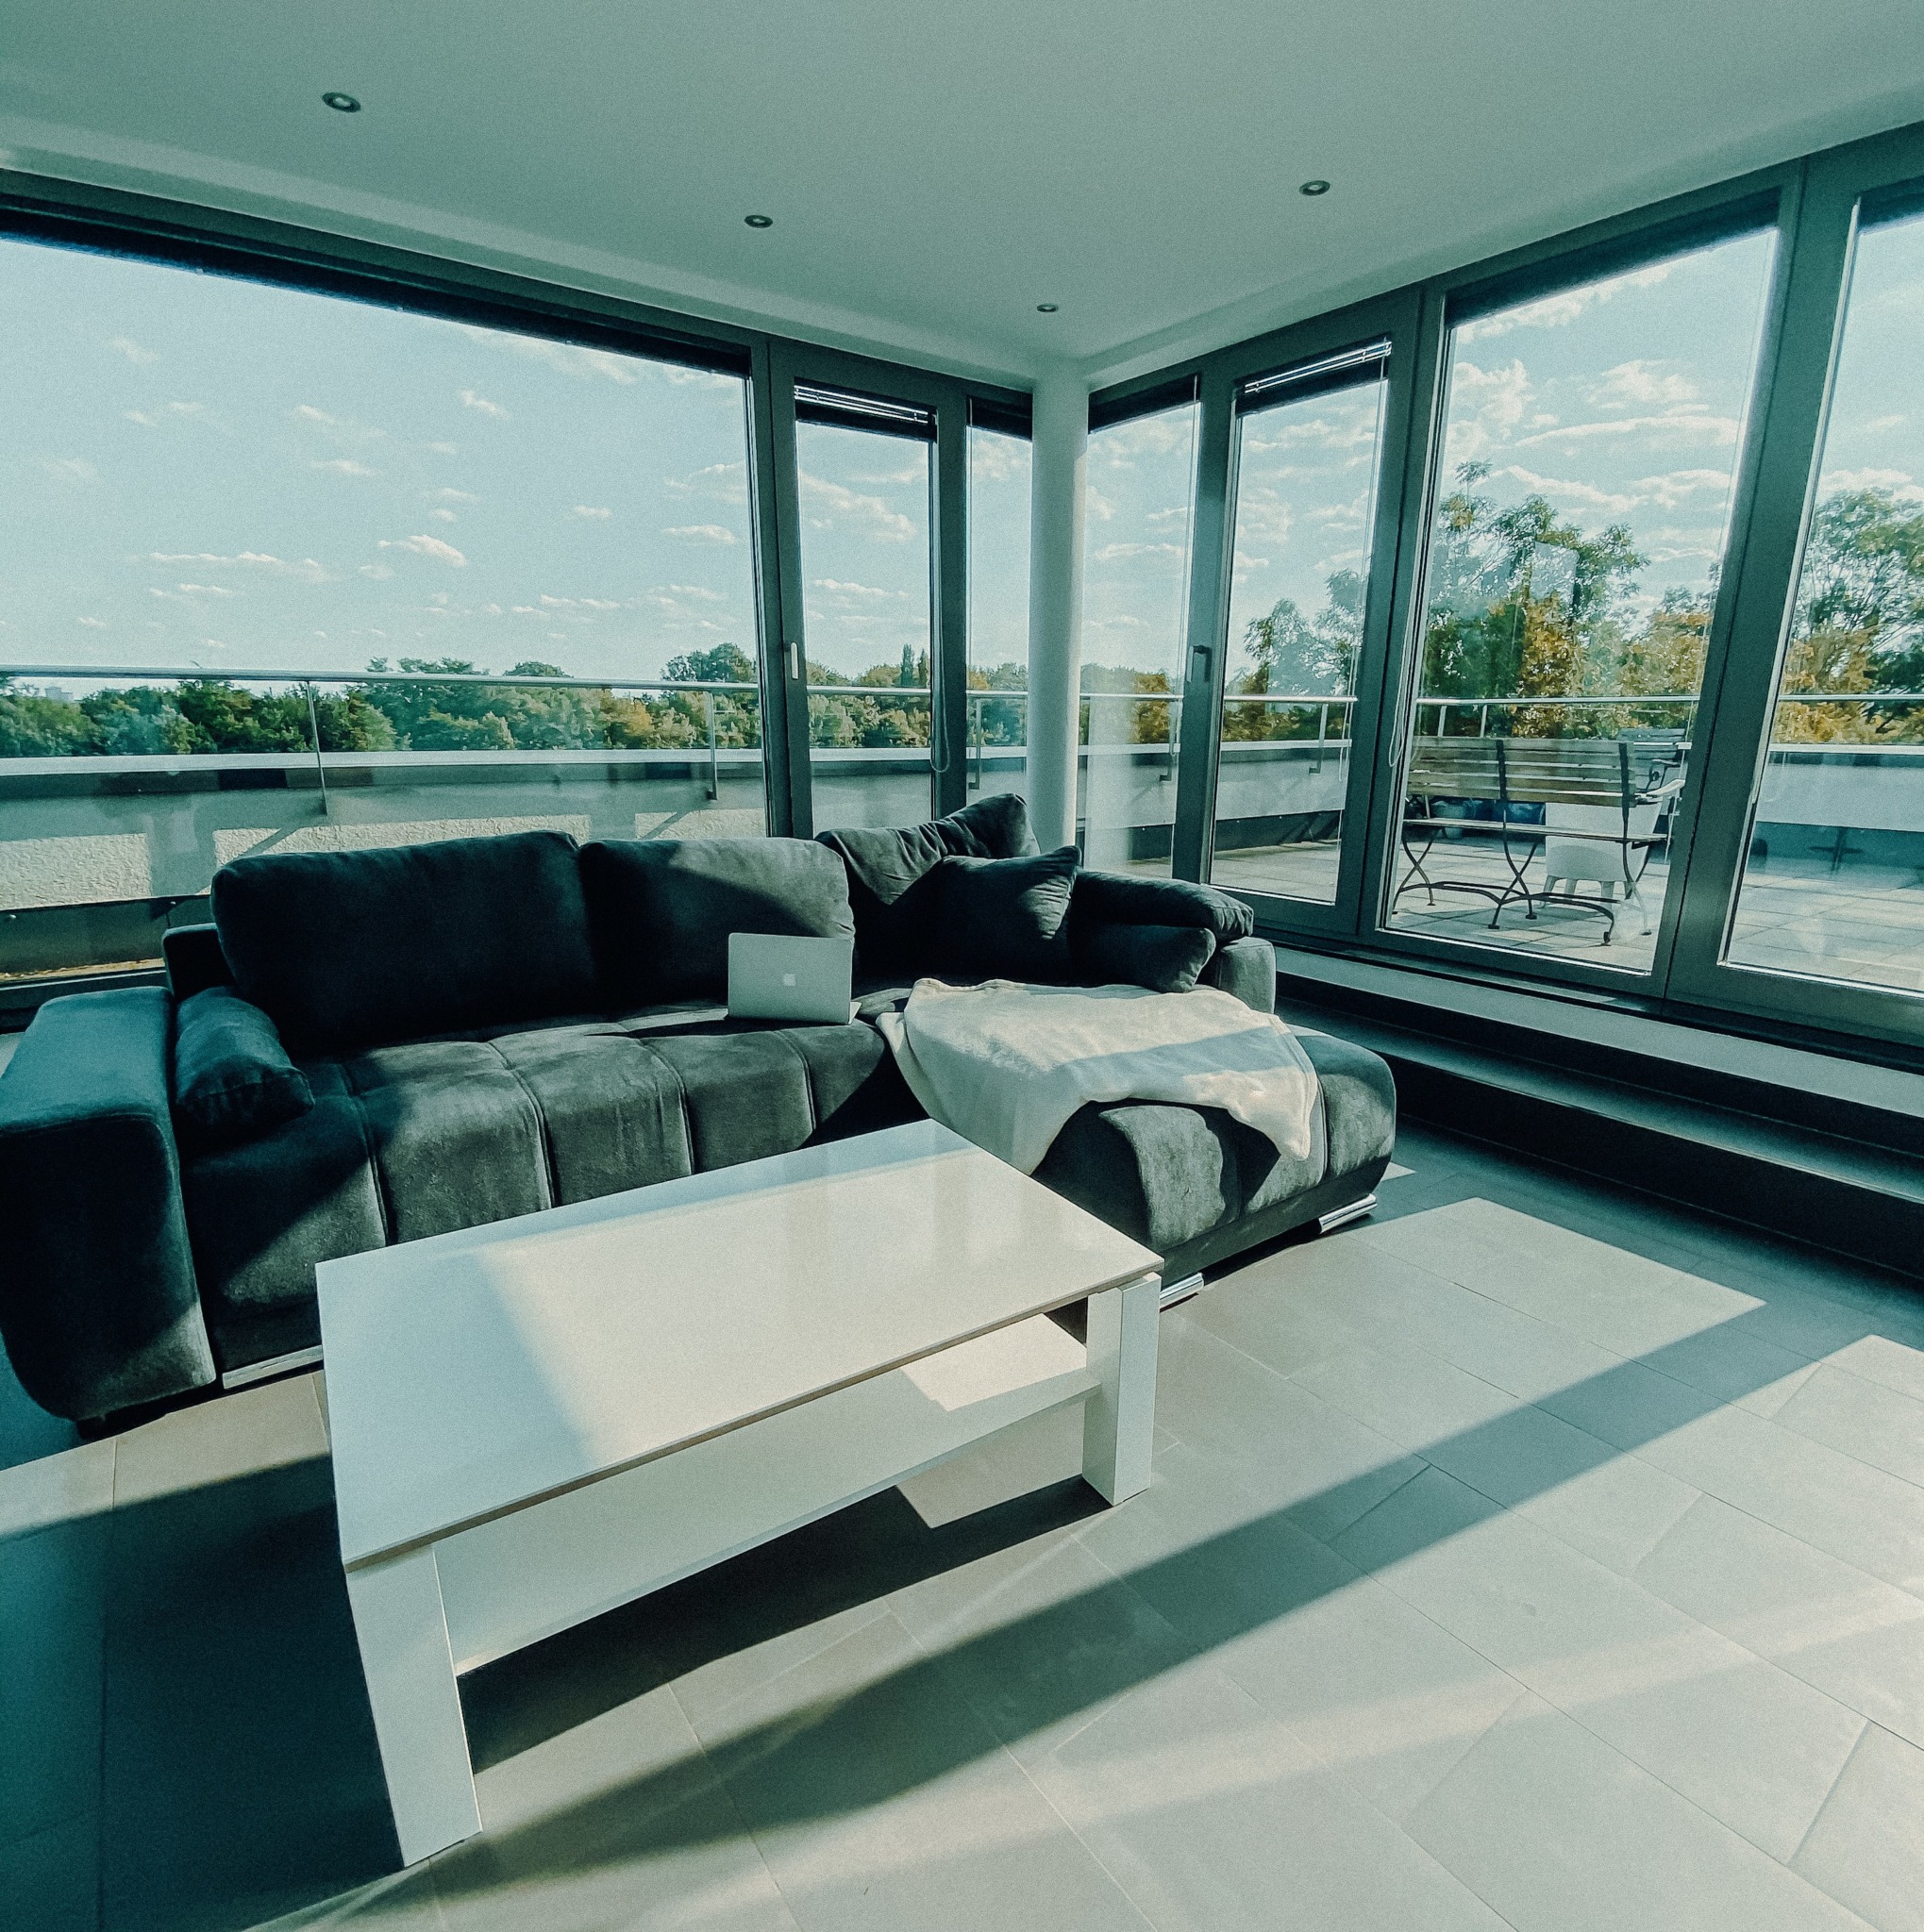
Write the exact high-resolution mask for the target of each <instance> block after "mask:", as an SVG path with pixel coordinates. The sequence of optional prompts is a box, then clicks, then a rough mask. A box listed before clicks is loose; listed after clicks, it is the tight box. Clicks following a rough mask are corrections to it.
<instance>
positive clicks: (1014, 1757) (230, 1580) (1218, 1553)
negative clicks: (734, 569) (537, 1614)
mask: <svg viewBox="0 0 1924 1932" xmlns="http://www.w3.org/2000/svg"><path fill="white" fill-rule="evenodd" d="M1399 1155H1400V1158H1401V1162H1402V1164H1403V1167H1404V1169H1405V1170H1406V1171H1403V1172H1399V1173H1398V1174H1397V1176H1396V1177H1395V1178H1393V1179H1390V1180H1388V1181H1386V1182H1385V1183H1384V1186H1383V1189H1382V1203H1381V1207H1380V1210H1379V1213H1378V1215H1377V1217H1376V1218H1374V1219H1373V1220H1371V1221H1370V1222H1367V1223H1364V1224H1359V1225H1357V1226H1354V1227H1351V1228H1348V1229H1346V1230H1344V1231H1343V1232H1341V1233H1339V1234H1337V1235H1335V1236H1332V1237H1329V1238H1327V1239H1325V1240H1323V1241H1315V1242H1305V1243H1298V1244H1294V1245H1289V1246H1285V1247H1282V1248H1280V1249H1278V1250H1275V1251H1273V1252H1272V1253H1270V1254H1268V1255H1266V1256H1263V1257H1260V1258H1258V1259H1256V1260H1254V1261H1252V1262H1250V1263H1248V1264H1246V1265H1245V1266H1243V1267H1241V1268H1239V1269H1236V1270H1234V1271H1232V1272H1230V1274H1227V1275H1226V1276H1224V1277H1223V1278H1222V1279H1220V1280H1218V1281H1216V1282H1214V1283H1213V1285H1212V1286H1211V1287H1210V1288H1209V1289H1208V1290H1207V1291H1205V1292H1204V1293H1203V1294H1202V1295H1201V1296H1200V1297H1198V1298H1197V1299H1196V1300H1195V1301H1193V1302H1190V1303H1189V1304H1187V1305H1185V1306H1184V1307H1181V1308H1179V1309H1177V1310H1173V1311H1172V1312H1171V1313H1170V1314H1168V1315H1166V1316H1165V1317H1163V1326H1162V1346H1163V1376H1162V1381H1161V1399H1160V1403H1159V1410H1158V1424H1159V1426H1158V1434H1157V1450H1156V1465H1155V1467H1156V1474H1155V1482H1154V1484H1153V1486H1152V1487H1151V1489H1150V1490H1149V1491H1148V1492H1147V1493H1146V1494H1145V1495H1143V1496H1140V1497H1138V1498H1136V1499H1135V1500H1134V1501H1132V1502H1130V1503H1129V1504H1127V1505H1125V1506H1124V1507H1122V1508H1120V1509H1114V1510H1109V1509H1104V1508H1103V1507H1100V1505H1099V1503H1098V1502H1097V1501H1096V1498H1095V1496H1094V1495H1093V1493H1092V1492H1091V1491H1088V1490H1086V1489H1085V1488H1084V1487H1083V1486H1082V1485H1081V1484H1080V1482H1079V1479H1078V1478H1077V1477H1076V1476H1075V1474H1074V1471H1075V1468H1076V1464H1077V1450H1078V1442H1077V1432H1076V1429H1075V1427H1074V1419H1073V1417H1071V1418H1068V1419H1066V1420H1064V1419H1062V1418H1051V1419H1046V1420H1045V1421H1044V1422H1043V1423H1042V1424H1038V1425H1036V1426H1035V1427H1033V1428H1031V1429H1029V1430H1027V1431H1024V1432H1021V1433H1020V1434H1018V1435H1016V1436H1013V1437H1012V1438H1008V1439H1005V1440H1003V1441H999V1442H997V1443H995V1444H991V1445H987V1446H985V1447H984V1448H983V1449H982V1450H981V1451H979V1452H978V1453H976V1454H974V1455H972V1456H970V1457H966V1458H964V1459H962V1460H960V1461H958V1462H955V1463H952V1464H950V1465H947V1466H945V1468H944V1469H942V1470H940V1471H936V1472H931V1473H930V1474H929V1475H926V1476H924V1477H921V1478H918V1479H917V1480H916V1481H914V1482H912V1483H911V1484H909V1485H907V1486H905V1489H904V1491H890V1492H888V1493H887V1494H885V1495H883V1496H881V1497H878V1498H876V1499H874V1500H873V1501H871V1502H869V1503H866V1504H863V1505H861V1506H859V1507H856V1508H854V1509H850V1510H846V1511H844V1512H843V1513H842V1514H840V1515H839V1516H837V1517H834V1518H832V1519H830V1520H829V1521H828V1522H827V1523H824V1524H818V1525H816V1526H815V1527H813V1528H812V1529H810V1530H807V1531H804V1532H801V1533H799V1534H797V1535H796V1536H794V1537H790V1538H786V1539H784V1540H783V1541H780V1542H778V1543H777V1544H773V1545H770V1546H769V1547H767V1548H766V1549H763V1550H761V1551H758V1552H754V1553H752V1554H751V1555H749V1556H747V1557H742V1558H740V1559H738V1560H736V1561H735V1562H732V1563H729V1564H728V1565H725V1566H723V1567H722V1568H721V1569H719V1570H717V1571H714V1572H711V1573H710V1574H708V1575H706V1576H703V1577H697V1578H694V1579H692V1580H691V1581H690V1582H688V1583H686V1584H682V1585H678V1586H677V1587H676V1588H675V1589H673V1590H670V1591H664V1592H662V1593H661V1595H660V1596H659V1597H656V1598H652V1599H649V1600H647V1601H645V1602H644V1603H642V1604H639V1605H634V1606H631V1607H629V1608H628V1609H627V1610H624V1611H620V1612H617V1613H615V1614H614V1615H612V1616H610V1617H606V1618H603V1619H600V1620H598V1621H597V1622H596V1623H594V1624H589V1625H585V1626H583V1627H582V1628H581V1629H578V1630H577V1631H573V1632H570V1633H568V1634H567V1635H566V1636H564V1637H561V1638H558V1639H555V1640H552V1641H550V1642H548V1643H545V1644H543V1645H540V1646H538V1647H537V1648H535V1649H534V1650H531V1651H528V1652H525V1653H523V1654H521V1655H519V1656H517V1657H512V1658H509V1659H506V1660H504V1661H503V1662H502V1663H500V1664H496V1665H494V1666H491V1667H489V1668H488V1669H487V1670H485V1671H483V1672H480V1673H478V1674H477V1675H476V1676H475V1677H473V1678H471V1679H469V1680H468V1682H467V1685H466V1687H465V1691H466V1696H465V1702H466V1709H467V1716H468V1724H469V1732H470V1738H471V1741H472V1744H473V1747H474V1752H475V1757H476V1761H477V1767H478V1784H479V1790H480V1796H481V1807H482V1815H483V1818H484V1819H485V1821H486V1824H487V1827H488V1828H487V1831H486V1833H485V1835H484V1836H483V1837H482V1838H481V1839H479V1840H477V1841H475V1842H474V1843H472V1844H470V1845H468V1846H464V1847H461V1848H460V1849H458V1850H456V1851H453V1852H450V1853H447V1854H444V1855H443V1856H442V1857H437V1858H435V1859H433V1860H432V1861H430V1862H429V1863H428V1864H427V1865H426V1866H424V1867H420V1868H417V1869H415V1870H413V1871H410V1872H401V1871H398V1870H396V1864H397V1860H396V1855H395V1850H394V1844H393V1834H392V1828H391V1826H390V1825H389V1824H388V1820H387V1816H386V1809H385V1802H384V1793H383V1790H382V1786H381V1782H380V1774H379V1768H378V1763H377V1760H376V1755H375V1749H374V1741H373V1736H372V1728H371V1725H370V1724H369V1720H368V1715H367V1706H366V1700H365V1695H364V1692H363V1691H362V1688H361V1685H360V1673H359V1666H358V1660H357V1657H356V1655H355V1650H354V1643H353V1635H352V1630H351V1627H350V1625H349V1623H348V1619H347V1610H346V1603H345V1598H344V1594H343V1590H342V1586H341V1579H340V1571H339V1564H338V1557H337V1554H336V1551H335V1547H334V1541H333V1536H334V1531H333V1518H332V1505H331V1493H330V1488H329V1482H328V1464H327V1456H326V1429H325V1420H324V1408H323V1400H322V1391H321V1390H320V1388H319V1385H318V1381H317V1379H316V1378H314V1377H311V1376H310V1377H304V1378H297V1379H292V1380H289V1381H286V1382H282V1383H278V1384H272V1385H268V1386H266V1387H262V1388H258V1389H254V1390H250V1391H243V1392H241V1393H239V1394H237V1395H233V1396H229V1397H225V1398H222V1399H220V1400H217V1401H213V1402H209V1403H205V1404H201V1405H198V1406H196V1407H192V1408H188V1409H184V1410H181V1411H179V1412H178V1413H176V1414H175V1415H172V1416H169V1417H167V1418H165V1419H163V1420H161V1421H159V1422H157V1423H153V1424H148V1425H146V1426H145V1427H143V1428H141V1429H138V1430H134V1431H131V1432H129V1433H127V1434H125V1435H123V1436H121V1437H119V1438H118V1439H116V1440H114V1441H108V1442H102V1443H95V1444H86V1445H77V1446H75V1445H72V1443H71V1439H70V1438H68V1437H66V1436H64V1435H62V1434H61V1432H60V1431H59V1430H58V1429H53V1428H45V1429H41V1428H38V1427H37V1425H35V1424H33V1423H32V1418H31V1416H30V1414H29V1413H28V1411H27V1409H25V1407H22V1404H23V1403H24V1398H22V1397H20V1396H19V1394H18V1391H8V1390H7V1389H5V1388H0V1424H4V1425H5V1429H6V1439H7V1441H8V1443H9V1444H10V1445H11V1447H10V1449H9V1451H8V1454H9V1456H10V1457H11V1458H12V1459H13V1460H14V1462H15V1466H14V1467H12V1468H8V1469H4V1470H0V1738H4V1740H5V1743H4V1747H0V1924H4V1925H5V1926H7V1927H8V1928H9V1932H10V1928H12V1927H13V1926H16V1925H18V1926H21V1927H25V1928H32V1932H41V1928H47V1932H67V1928H70V1927H71V1928H75V1932H86V1928H93V1932H109V1928H110V1932H124V1928H142V1932H146V1928H152V1932H188V1928H194V1932H225V1928H235V1932H239V1928H242V1927H245V1926H249V1925H255V1924H284V1925H289V1926H293V1925H303V1926H305V1925H323V1924H368V1925H380V1926H391V1927H395V1928H401V1927H405V1928H408V1932H416V1928H418V1932H494V1928H512V1932H518V1928H523V1927H527V1928H542V1932H546V1928H550V1927H553V1928H560V1932H572V1928H577V1927H578V1928H582V1932H587V1928H590V1927H593V1928H615V1927H623V1928H626V1927H669V1926H673V1927H677V1928H691V1927H695V1928H705V1932H762V1928H767V1932H784V1928H785V1932H817V1928H820V1932H839V1928H842V1927H851V1928H852V1927H868V1926H874V1927H878V1928H884V1927H885V1928H889V1932H897V1928H899V1932H921V1928H925V1927H926V1928H968V1932H973V1928H977V1927H982V1928H988V1927H995V1928H997V1932H1000V1928H1003V1927H1007V1926H1012V1925H1013V1926H1023V1927H1029V1926H1034V1927H1039V1928H1051V1932H1052V1928H1055V1927H1082V1926H1088V1927H1101V1928H1109V1927H1127V1928H1141V1927H1144V1926H1152V1927H1156V1928H1158V1932H1162V1928H1177V1927H1195V1928H1198V1932H1201V1928H1209V1932H1217V1928H1232V1927H1236V1926H1241V1925H1252V1926H1253V1925H1261V1926H1265V1927H1266V1926H1270V1925H1278V1924H1302V1925H1304V1926H1313V1927H1316V1928H1319V1932H1320V1928H1324V1927H1330V1928H1346V1927H1367V1928H1377V1927H1380V1928H1384V1932H1392V1928H1394V1932H1403V1928H1406V1927H1410V1926H1421V1927H1424V1928H1430V1927H1437V1928H1454V1927H1458V1926H1462V1927H1466V1928H1468V1927H1491V1928H1501V1927H1502V1926H1504V1925H1506V1924H1507V1925H1508V1926H1510V1927H1512V1928H1514V1932H1582V1928H1587V1927H1598V1928H1606V1927H1607V1928H1611V1932H1617V1928H1628V1927H1635V1928H1638V1932H1643V1928H1666V1927H1693V1928H1696V1927H1701V1928H1705V1932H1710V1928H1715V1932H1726V1928H1730V1927H1737V1926H1742V1927H1745V1928H1749V1927H1753V1926H1756V1927H1779V1926H1783V1927H1804V1926H1812V1927H1816V1926H1822V1927H1845V1926H1862V1925H1865V1924H1868V1925H1871V1926H1875V1927H1878V1928H1881V1932H1899V1928H1920V1932H1924V1906H1920V1904H1919V1901H1920V1900H1924V1829H1920V1828H1919V1826H1918V1824H1917V1819H1918V1816H1919V1806H1920V1804H1924V1664H1920V1661H1919V1659H1920V1657H1924V1487H1920V1486H1919V1480H1920V1478H1924V1461H1920V1453H1924V1452H1920V1442H1924V1437H1920V1432H1919V1426H1918V1424H1919V1417H1920V1414H1924V1306H1920V1301H1919V1298H1918V1297H1917V1295H1916V1291H1914V1290H1913V1289H1911V1288H1910V1287H1908V1286H1907V1285H1905V1284H1902V1283H1899V1282H1898V1281H1896V1280H1894V1279H1893V1278H1891V1277H1886V1276H1880V1275H1877V1274H1872V1273H1869V1272H1867V1271H1865V1270H1861V1269H1856V1268H1852V1267H1849V1266H1847V1265H1845V1264H1842V1263H1839V1262H1837V1261H1834V1260H1830V1259H1826V1258H1825V1257H1820V1256H1816V1255H1814V1254H1807V1253H1801V1252H1799V1251H1798V1250H1797V1249H1795V1248H1793V1247H1791V1246H1789V1245H1787V1244H1784V1243H1782V1242H1768V1241H1761V1240H1757V1239H1753V1238H1750V1237H1748V1236H1745V1235H1743V1234H1741V1233H1738V1232H1735V1231H1733V1230H1732V1229H1731V1228H1729V1227H1728V1226H1725V1225H1722V1224H1717V1223H1715V1222H1712V1221H1710V1220H1707V1219H1697V1218H1693V1217H1691V1216H1689V1215H1687V1214H1682V1213H1680V1212H1678V1211H1676V1210H1674V1209H1669V1208H1658V1207H1655V1206H1653V1205H1651V1204H1648V1203H1644V1202H1640V1201H1637V1200H1634V1199H1631V1198H1627V1197H1624V1196H1621V1195H1617V1194H1614V1193H1612V1192H1610V1191H1604V1190H1600V1189H1597V1188H1593V1187H1590V1186H1588V1185H1586V1184H1585V1183H1583V1182H1581V1181H1580V1180H1577V1179H1574V1178H1572V1177H1571V1176H1569V1175H1567V1174H1554V1173H1551V1172H1548V1171H1545V1170H1539V1169H1533V1168H1531V1167H1529V1166H1527V1165H1525V1164H1523V1163H1520V1162H1515V1161H1511V1160H1508V1159H1504V1158H1498V1157H1496V1156H1494V1155H1490V1154H1487V1153H1484V1152H1481V1151H1479V1150H1477V1149H1475V1148H1473V1147H1472V1146H1470V1145H1468V1144H1467V1143H1464V1142H1452V1141H1447V1140H1445V1139H1443V1138H1440V1137H1437V1136H1434V1135H1430V1134H1424V1133H1418V1132H1414V1131H1412V1132H1409V1133H1406V1135H1405V1137H1404V1141H1403V1144H1402V1146H1401V1148H1400V1149H1399Z"/></svg>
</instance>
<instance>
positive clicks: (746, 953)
mask: <svg viewBox="0 0 1924 1932" xmlns="http://www.w3.org/2000/svg"><path fill="white" fill-rule="evenodd" d="M854 979H855V941H853V940H852V939H851V940H804V939H795V938H792V937H790V936H788V935H786V934H781V933H767V932H736V933H730V934H729V935H728V1017H729V1019H731V1020H822V1021H832V1022H834V1023H835V1024H838V1025H845V1024H847V1022H849V1021H850V1020H852V1019H854V1018H855V998H854Z"/></svg>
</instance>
